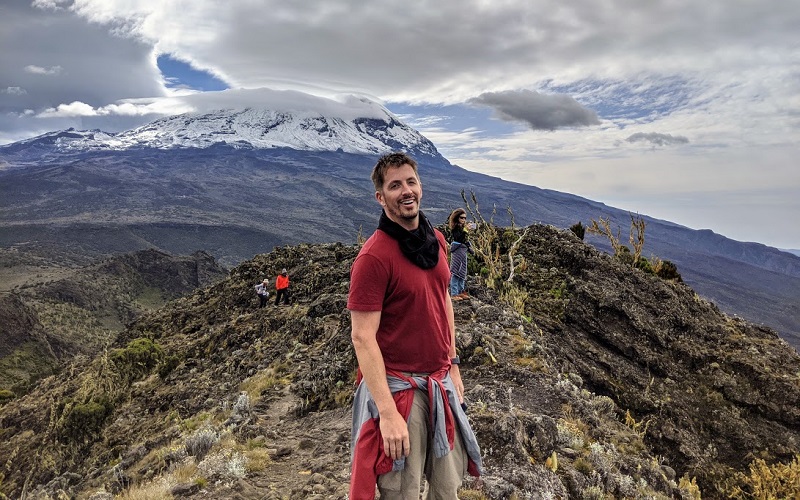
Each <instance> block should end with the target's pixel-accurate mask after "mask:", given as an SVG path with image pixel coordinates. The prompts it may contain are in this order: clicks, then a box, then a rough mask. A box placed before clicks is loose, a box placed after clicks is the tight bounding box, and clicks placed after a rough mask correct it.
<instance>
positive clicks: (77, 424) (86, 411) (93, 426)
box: [61, 398, 114, 441]
mask: <svg viewBox="0 0 800 500" xmlns="http://www.w3.org/2000/svg"><path fill="white" fill-rule="evenodd" d="M113 411H114V405H113V404H112V403H111V402H110V401H109V400H108V399H106V398H96V399H94V398H93V399H91V400H89V401H88V402H86V403H78V404H76V405H75V406H73V407H72V409H71V410H69V413H68V414H67V415H66V417H64V420H63V425H62V428H61V435H62V436H63V437H65V438H68V439H71V440H74V441H82V440H85V439H86V438H90V437H92V436H96V435H97V434H98V433H99V432H100V430H102V428H103V425H105V422H106V419H107V418H108V417H109V415H111V413H112V412H113Z"/></svg>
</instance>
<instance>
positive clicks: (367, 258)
mask: <svg viewBox="0 0 800 500" xmlns="http://www.w3.org/2000/svg"><path fill="white" fill-rule="evenodd" d="M388 285H389V273H388V272H387V270H386V267H385V264H384V263H383V262H381V261H380V260H379V259H378V258H376V257H374V256H372V255H369V254H364V255H359V256H358V257H357V258H356V260H355V262H353V267H352V269H351V270H350V294H349V296H348V298H347V308H348V309H350V310H351V311H380V310H382V309H383V299H384V298H385V297H386V289H387V287H388Z"/></svg>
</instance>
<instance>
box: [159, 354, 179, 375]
mask: <svg viewBox="0 0 800 500" xmlns="http://www.w3.org/2000/svg"><path fill="white" fill-rule="evenodd" d="M179 364H181V358H180V357H179V356H176V355H175V354H169V355H167V356H164V359H163V360H162V361H161V364H160V365H158V376H159V377H161V378H162V379H165V378H167V375H169V374H170V373H172V371H173V370H174V369H175V368H177V367H178V365H179Z"/></svg>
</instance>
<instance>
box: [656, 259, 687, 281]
mask: <svg viewBox="0 0 800 500" xmlns="http://www.w3.org/2000/svg"><path fill="white" fill-rule="evenodd" d="M655 273H656V276H658V277H659V278H662V279H665V280H676V281H677V282H679V283H681V282H683V278H681V274H680V273H679V272H678V266H676V265H675V264H674V263H672V262H670V261H668V260H665V261H662V262H661V265H660V266H658V268H657V269H656V270H655Z"/></svg>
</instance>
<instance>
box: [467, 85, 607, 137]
mask: <svg viewBox="0 0 800 500" xmlns="http://www.w3.org/2000/svg"><path fill="white" fill-rule="evenodd" d="M469 103H470V104H473V105H481V106H488V107H490V108H492V109H494V111H495V112H496V113H497V117H498V118H500V119H501V120H505V121H514V122H522V123H526V124H528V125H529V126H530V127H531V128H532V129H534V130H555V129H557V128H563V127H587V126H589V125H598V124H599V123H600V120H599V119H598V118H597V113H595V112H594V111H592V110H591V109H589V108H586V107H585V106H583V105H581V104H580V103H579V102H578V101H576V100H575V99H573V98H572V97H570V96H567V95H558V94H556V95H550V94H540V93H538V92H534V91H531V90H508V91H505V92H485V93H483V94H481V95H479V96H478V97H476V98H474V99H470V101H469Z"/></svg>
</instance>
